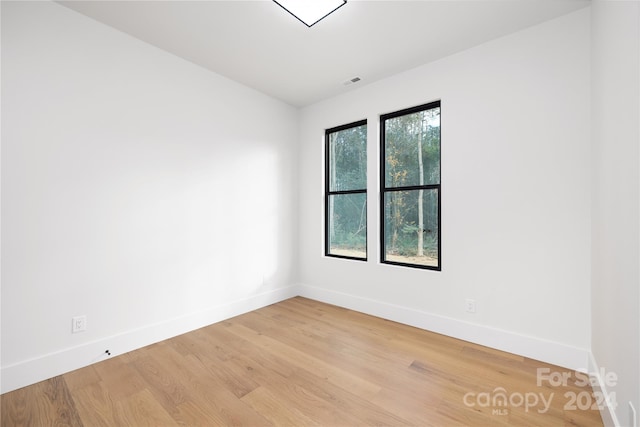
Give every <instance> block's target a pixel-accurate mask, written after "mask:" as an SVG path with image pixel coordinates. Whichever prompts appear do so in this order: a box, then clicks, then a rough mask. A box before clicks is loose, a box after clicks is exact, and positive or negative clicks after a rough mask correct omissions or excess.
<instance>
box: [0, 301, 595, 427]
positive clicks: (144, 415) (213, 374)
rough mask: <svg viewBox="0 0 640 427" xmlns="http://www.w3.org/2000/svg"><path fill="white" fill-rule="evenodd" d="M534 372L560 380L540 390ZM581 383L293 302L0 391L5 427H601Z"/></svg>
mask: <svg viewBox="0 0 640 427" xmlns="http://www.w3.org/2000/svg"><path fill="white" fill-rule="evenodd" d="M539 368H546V369H548V370H549V372H551V373H557V374H560V375H562V374H563V373H564V375H566V376H567V378H568V381H567V383H566V384H565V385H562V386H552V384H549V382H548V381H543V382H542V384H540V385H538V384H537V382H538V375H537V369H539ZM580 378H581V377H580V376H579V374H576V373H575V372H572V371H569V370H567V369H564V368H560V367H557V366H553V365H548V364H546V363H543V362H538V361H535V360H531V359H527V358H524V357H521V356H517V355H513V354H509V353H504V352H501V351H497V350H493V349H489V348H486V347H482V346H480V345H476V344H472V343H468V342H465V341H460V340H456V339H453V338H450V337H446V336H443V335H438V334H435V333H431V332H427V331H424V330H420V329H417V328H413V327H410V326H406V325H401V324H398V323H394V322H390V321H387V320H384V319H380V318H376V317H372V316H368V315H365V314H362V313H357V312H354V311H351V310H347V309H344V308H340V307H335V306H331V305H327V304H323V303H320V302H316V301H313V300H309V299H305V298H301V297H297V298H292V299H290V300H287V301H283V302H281V303H278V304H274V305H271V306H268V307H264V308H261V309H259V310H256V311H253V312H251V313H247V314H244V315H242V316H238V317H235V318H232V319H229V320H227V321H223V322H220V323H216V324H214V325H211V326H208V327H206V328H202V329H199V330H196V331H193V332H190V333H188V334H185V335H181V336H178V337H175V338H173V339H170V340H167V341H163V342H161V343H158V344H154V345H151V346H149V347H145V348H142V349H140V350H136V351H134V352H131V353H127V354H123V355H120V356H116V357H112V358H111V359H109V360H106V361H104V362H101V363H98V364H95V365H92V366H89V367H86V368H83V369H79V370H77V371H74V372H70V373H68V374H65V375H62V376H59V377H56V378H52V379H50V380H47V381H43V382H41V383H38V384H34V385H32V386H29V387H25V388H23V389H20V390H16V391H13V392H10V393H6V394H4V395H2V397H1V400H2V405H1V408H2V415H1V420H2V426H7V427H8V426H58V425H60V426H62V425H65V426H146V425H148V426H213V425H247V426H272V425H286V426H369V425H385V426H406V425H415V426H463V425H468V426H488V425H492V426H493V425H495V426H513V425H540V426H542V425H544V426H568V425H571V426H601V425H602V420H601V418H600V414H599V412H598V410H597V409H595V405H593V406H594V408H589V409H584V410H579V409H578V408H575V409H573V408H572V407H571V406H570V404H571V401H570V396H572V395H579V394H581V395H582V403H584V402H585V401H586V400H587V398H590V399H591V401H592V402H594V403H595V402H596V400H595V398H593V393H592V390H591V388H590V387H589V386H588V385H583V384H581V381H579V380H580ZM501 395H504V396H506V401H505V400H500V396H501ZM568 396H569V397H568ZM534 398H535V399H537V401H535V402H534ZM544 402H548V403H544ZM583 406H584V405H583Z"/></svg>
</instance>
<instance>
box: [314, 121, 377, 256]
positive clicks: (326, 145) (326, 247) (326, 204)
mask: <svg viewBox="0 0 640 427" xmlns="http://www.w3.org/2000/svg"><path fill="white" fill-rule="evenodd" d="M364 125H367V119H363V120H358V121H356V122H352V123H347V124H344V125H340V126H336V127H332V128H329V129H325V132H324V150H325V156H324V165H325V167H324V188H325V190H324V194H325V195H324V255H325V256H327V257H332V258H342V259H350V260H355V261H367V259H368V257H369V241H368V233H369V231H368V228H369V221H368V218H366V217H367V216H368V215H367V213H365V220H366V221H367V225H366V229H365V256H364V258H361V257H353V256H347V255H338V254H332V253H330V249H331V248H330V246H331V239H330V236H329V231H330V230H329V226H330V223H329V221H330V218H329V199H330V197H331V196H334V195H345V194H364V195H365V198H366V197H367V187H365V188H364V189H357V190H343V191H331V189H330V176H331V175H330V174H331V171H330V169H329V168H330V164H331V162H330V143H329V137H330V135H331V134H332V133H335V132H340V131H343V130H346V129H351V128H355V127H359V126H364ZM366 146H367V153H368V151H369V150H368V141H366ZM367 176H368V170H367ZM367 179H368V178H367ZM366 183H367V181H366V180H365V185H366ZM367 205H368V203H367Z"/></svg>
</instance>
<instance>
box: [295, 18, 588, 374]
mask: <svg viewBox="0 0 640 427" xmlns="http://www.w3.org/2000/svg"><path fill="white" fill-rule="evenodd" d="M589 26H590V19H589V9H588V8H586V9H582V10H580V11H577V12H575V13H572V14H570V15H567V16H564V17H560V18H558V19H555V20H553V21H549V22H546V23H543V24H541V25H538V26H535V27H532V28H529V29H527V30H524V31H521V32H518V33H515V34H513V35H510V36H507V37H504V38H501V39H498V40H494V41H492V42H489V43H486V44H484V45H481V46H478V47H476V48H473V49H470V50H467V51H464V52H461V53H459V54H457V55H454V56H451V57H448V58H445V59H442V60H440V61H437V62H434V63H430V64H427V65H424V66H422V67H419V68H416V69H413V70H410V71H407V72H405V73H402V74H399V75H396V76H393V77H391V78H388V79H386V80H383V81H380V82H377V83H374V84H371V85H368V86H364V87H362V88H361V89H359V90H356V91H353V92H350V93H347V94H345V95H343V96H339V97H336V98H332V99H330V100H327V101H325V102H321V103H318V104H315V105H313V106H310V107H307V108H305V109H303V110H302V112H301V148H300V196H299V197H300V220H299V239H298V243H299V245H300V279H301V284H302V287H301V292H302V294H303V295H307V296H311V297H314V298H318V299H321V300H325V301H329V302H333V303H337V304H340V305H343V306H348V307H352V308H356V309H359V310H362V311H365V312H369V313H372V314H377V315H380V316H383V317H387V318H391V319H395V320H400V321H403V322H406V323H411V324H414V325H417V326H421V327H425V328H428V329H431V330H436V331H439V332H443V333H447V334H449V335H453V336H457V337H460V338H463V339H467V340H471V341H476V342H480V343H482V344H486V345H490V346H493V347H496V348H501V349H504V350H508V351H512V352H515V353H519V354H523V355H527V356H530V357H535V358H538V359H542V360H546V361H549V362H553V363H557V364H560V365H565V366H569V367H573V368H586V367H587V355H588V349H589V348H590V339H591V336H590V334H591V332H590V304H591V303H590V257H591V253H590V206H591V205H590V191H591V189H590V128H589V114H590V73H589V68H590V64H589V58H590V42H589V40H590V39H589ZM371 48H375V47H371ZM380 54H384V52H381V53H380ZM362 73H363V77H364V81H365V82H366V74H365V71H362ZM437 99H441V100H442V271H441V272H435V271H425V270H418V269H409V268H402V267H396V266H389V265H382V264H380V263H379V261H378V260H379V250H380V248H379V237H378V233H379V226H378V224H379V214H378V194H377V190H378V162H379V159H378V139H379V136H378V129H377V127H378V116H379V115H380V114H382V113H388V112H392V111H395V110H399V109H402V108H406V107H411V106H414V105H419V104H422V103H425V102H429V101H433V100H437ZM364 118H366V119H368V120H369V162H368V168H369V169H368V170H369V190H370V192H369V199H368V201H369V206H368V209H369V211H368V214H369V234H368V241H369V260H368V262H358V261H349V260H342V259H335V258H327V257H324V256H323V249H322V248H323V243H322V242H323V225H322V224H323V131H324V129H326V128H329V127H333V126H336V125H341V124H345V123H349V122H352V121H355V120H359V119H364ZM465 298H474V299H475V300H476V301H477V313H476V314H469V313H466V312H465V311H464V300H465Z"/></svg>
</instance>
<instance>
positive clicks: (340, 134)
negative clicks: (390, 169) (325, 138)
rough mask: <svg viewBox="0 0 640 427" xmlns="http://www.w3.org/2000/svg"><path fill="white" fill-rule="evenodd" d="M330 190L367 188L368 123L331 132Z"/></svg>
mask: <svg viewBox="0 0 640 427" xmlns="http://www.w3.org/2000/svg"><path fill="white" fill-rule="evenodd" d="M328 154H329V171H328V173H329V191H348V190H360V189H364V188H367V125H362V126H357V127H353V128H349V129H345V130H341V131H337V132H332V133H331V134H329V153H328Z"/></svg>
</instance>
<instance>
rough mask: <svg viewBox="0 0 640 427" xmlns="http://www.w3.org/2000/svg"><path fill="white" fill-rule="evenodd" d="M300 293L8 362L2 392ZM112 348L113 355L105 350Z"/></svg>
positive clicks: (282, 292)
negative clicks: (11, 362) (17, 361)
mask: <svg viewBox="0 0 640 427" xmlns="http://www.w3.org/2000/svg"><path fill="white" fill-rule="evenodd" d="M297 294H298V292H297V288H296V287H295V286H289V287H286V288H280V289H275V290H272V291H268V292H264V293H261V294H258V295H252V296H250V297H247V298H243V299H241V300H237V301H233V302H228V303H224V304H220V305H217V306H214V307H211V308H209V309H207V310H204V311H200V312H197V313H191V314H188V315H185V316H181V317H178V318H175V319H170V320H167V321H165V322H161V323H157V324H154V325H148V326H145V327H142V328H139V329H135V330H131V331H127V332H124V333H122V334H118V335H114V336H110V337H107V338H104V339H100V340H96V341H92V342H87V343H84V344H82V345H79V346H76V347H71V348H67V349H63V350H60V351H58V352H54V353H50V354H45V355H44V356H40V357H36V358H33V359H29V360H25V361H21V362H19V363H15V364H13V365H9V366H4V367H2V370H1V375H0V378H1V379H2V384H1V387H0V393H7V392H9V391H12V390H16V389H18V388H22V387H25V386H28V385H31V384H35V383H37V382H39V381H43V380H46V379H49V378H52V377H55V376H57V375H62V374H64V373H67V372H70V371H73V370H76V369H79V368H82V367H85V366H88V365H91V364H93V363H96V362H99V361H101V360H104V359H105V358H106V357H113V356H116V355H118V354H123V353H126V352H129V351H132V350H136V349H138V348H142V347H144V346H147V345H150V344H153V343H156V342H159V341H162V340H166V339H169V338H172V337H175V336H177V335H180V334H184V333H186V332H189V331H193V330H195V329H198V328H202V327H204V326H208V325H211V324H213V323H216V322H220V321H222V320H226V319H229V318H231V317H234V316H238V315H240V314H243V313H246V312H249V311H252V310H256V309H258V308H261V307H265V306H267V305H269V304H274V303H276V302H279V301H283V300H285V299H288V298H292V297H295V296H296V295H297ZM105 349H109V351H110V352H111V356H108V355H107V354H106V353H105Z"/></svg>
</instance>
